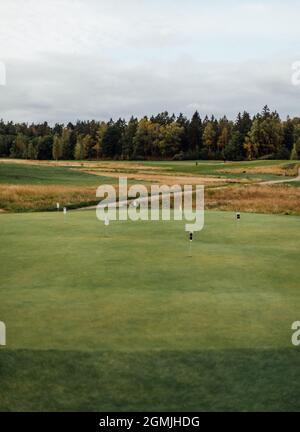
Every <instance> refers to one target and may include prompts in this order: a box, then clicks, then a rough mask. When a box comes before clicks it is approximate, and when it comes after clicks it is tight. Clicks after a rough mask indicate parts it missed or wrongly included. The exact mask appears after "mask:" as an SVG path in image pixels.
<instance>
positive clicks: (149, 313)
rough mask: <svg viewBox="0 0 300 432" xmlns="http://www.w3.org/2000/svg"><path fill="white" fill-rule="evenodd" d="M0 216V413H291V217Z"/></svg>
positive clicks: (299, 242)
mask: <svg viewBox="0 0 300 432" xmlns="http://www.w3.org/2000/svg"><path fill="white" fill-rule="evenodd" d="M0 217H1V228H2V229H1V238H0V241H1V245H2V248H1V252H0V261H1V264H2V272H1V276H2V277H1V286H0V292H1V303H0V319H1V320H2V321H5V322H6V324H7V330H8V346H7V347H6V348H0V382H1V392H0V409H2V410H5V409H6V410H7V409H12V410H26V409H27V410H46V409H53V410H64V409H68V410H97V411H99V410H116V409H118V410H120V409H121V410H126V409H130V410H141V409H145V410H148V411H149V410H168V409H171V410H180V409H184V410H213V409H219V410H232V409H239V410H299V408H300V402H299V401H300V388H299V380H298V376H299V373H300V364H299V349H297V348H292V347H291V342H290V339H291V330H290V328H291V324H292V322H294V321H296V320H299V307H300V295H299V277H300V270H299V265H298V262H299V246H300V230H299V218H297V217H284V216H269V215H261V216H258V215H255V214H251V215H250V214H248V215H247V214H246V215H243V217H242V221H241V223H240V225H237V224H236V222H235V221H234V220H233V217H232V214H230V213H218V212H209V213H207V218H206V225H205V229H204V231H203V232H202V233H200V234H198V235H197V239H196V241H195V242H194V244H193V251H192V255H193V256H192V258H188V256H187V255H188V245H187V241H186V235H185V233H184V229H183V228H184V227H183V223H179V222H176V223H175V222H173V223H146V222H139V223H130V222H128V223H127V222H126V223H125V222H114V223H112V224H111V225H110V227H109V228H108V229H107V228H105V227H104V226H103V224H102V223H100V222H98V221H97V220H96V218H95V213H94V212H76V213H72V214H69V215H68V220H67V222H66V223H64V220H63V216H62V215H58V214H27V215H1V216H0Z"/></svg>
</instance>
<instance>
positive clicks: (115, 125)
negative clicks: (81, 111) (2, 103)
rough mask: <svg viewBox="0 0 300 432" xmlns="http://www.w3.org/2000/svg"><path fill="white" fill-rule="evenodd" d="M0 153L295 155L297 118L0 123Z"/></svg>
mask: <svg viewBox="0 0 300 432" xmlns="http://www.w3.org/2000/svg"><path fill="white" fill-rule="evenodd" d="M0 157H11V158H24V159H44V160H45V159H54V160H58V159H65V160H70V159H77V160H83V159H125V160H126V159H127V160H142V159H172V160H184V159H222V160H244V159H247V160H252V159H258V158H262V159H264V158H265V159H268V158H270V159H300V118H293V119H291V118H289V117H288V118H287V119H286V120H285V121H282V120H281V119H280V117H279V115H278V113H277V112H276V111H275V112H271V111H270V109H269V108H268V107H267V106H265V107H264V108H263V110H262V112H261V113H259V114H257V115H255V116H254V117H251V116H250V115H249V114H248V113H247V112H243V113H242V114H241V113H239V114H238V116H237V118H236V120H235V121H230V120H228V119H227V118H226V117H223V118H220V119H216V118H215V117H214V116H212V117H210V118H208V117H207V116H206V117H205V118H204V119H201V118H200V116H199V114H198V112H197V111H196V112H195V114H194V115H193V116H192V118H191V119H188V118H186V117H185V116H184V115H183V114H180V115H179V116H178V117H175V115H174V114H173V115H169V114H168V112H163V113H161V114H158V115H156V116H155V117H154V116H152V117H151V118H148V117H144V118H142V119H140V120H138V119H137V118H134V117H132V118H131V119H130V120H129V121H128V122H126V121H125V120H123V119H119V120H117V121H113V120H110V121H109V122H103V121H95V120H92V121H77V123H76V124H72V123H68V124H67V125H63V124H56V125H55V126H53V127H50V126H49V125H48V123H47V122H45V123H41V124H30V125H28V124H26V123H13V122H7V123H5V122H4V121H3V120H1V121H0Z"/></svg>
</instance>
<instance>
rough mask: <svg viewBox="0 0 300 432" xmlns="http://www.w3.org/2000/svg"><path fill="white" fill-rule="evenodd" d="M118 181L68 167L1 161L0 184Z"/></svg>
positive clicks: (81, 184)
mask: <svg viewBox="0 0 300 432" xmlns="http://www.w3.org/2000/svg"><path fill="white" fill-rule="evenodd" d="M104 181H105V183H108V184H111V183H116V180H115V179H111V178H110V177H101V176H95V175H93V174H88V173H85V172H82V171H80V170H74V169H71V168H68V167H55V166H45V165H40V166H39V165H29V164H21V163H6V162H5V163H1V161H0V184H1V183H2V184H3V183H5V184H13V185H20V184H28V185H64V186H98V185H99V184H100V183H103V182H104Z"/></svg>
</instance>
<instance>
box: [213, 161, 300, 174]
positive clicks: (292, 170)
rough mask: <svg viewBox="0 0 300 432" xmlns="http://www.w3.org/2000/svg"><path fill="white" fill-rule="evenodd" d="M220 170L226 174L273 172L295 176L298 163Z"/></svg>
mask: <svg viewBox="0 0 300 432" xmlns="http://www.w3.org/2000/svg"><path fill="white" fill-rule="evenodd" d="M218 172H220V173H224V174H273V175H279V176H287V177H294V176H296V175H297V173H298V165H297V164H293V163H292V164H290V165H287V166H283V165H274V166H261V167H249V168H229V169H222V170H218Z"/></svg>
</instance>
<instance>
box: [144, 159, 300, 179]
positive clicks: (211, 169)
mask: <svg viewBox="0 0 300 432" xmlns="http://www.w3.org/2000/svg"><path fill="white" fill-rule="evenodd" d="M142 163H143V164H144V165H146V166H156V167H161V168H162V169H167V170H168V171H170V173H183V174H184V173H185V174H194V175H200V176H201V175H205V176H206V175H208V176H209V175H213V176H219V177H225V178H237V179H240V178H244V179H248V180H260V179H261V180H278V178H280V176H278V175H276V174H272V173H251V172H247V173H224V172H222V171H223V170H230V169H241V168H242V169H243V168H244V169H248V170H249V169H251V168H256V167H272V166H274V167H275V166H283V167H287V166H289V165H291V164H294V163H299V161H298V162H297V161H282V160H260V161H242V162H226V163H225V164H224V163H223V162H222V161H198V165H196V161H178V162H172V161H158V162H142Z"/></svg>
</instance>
